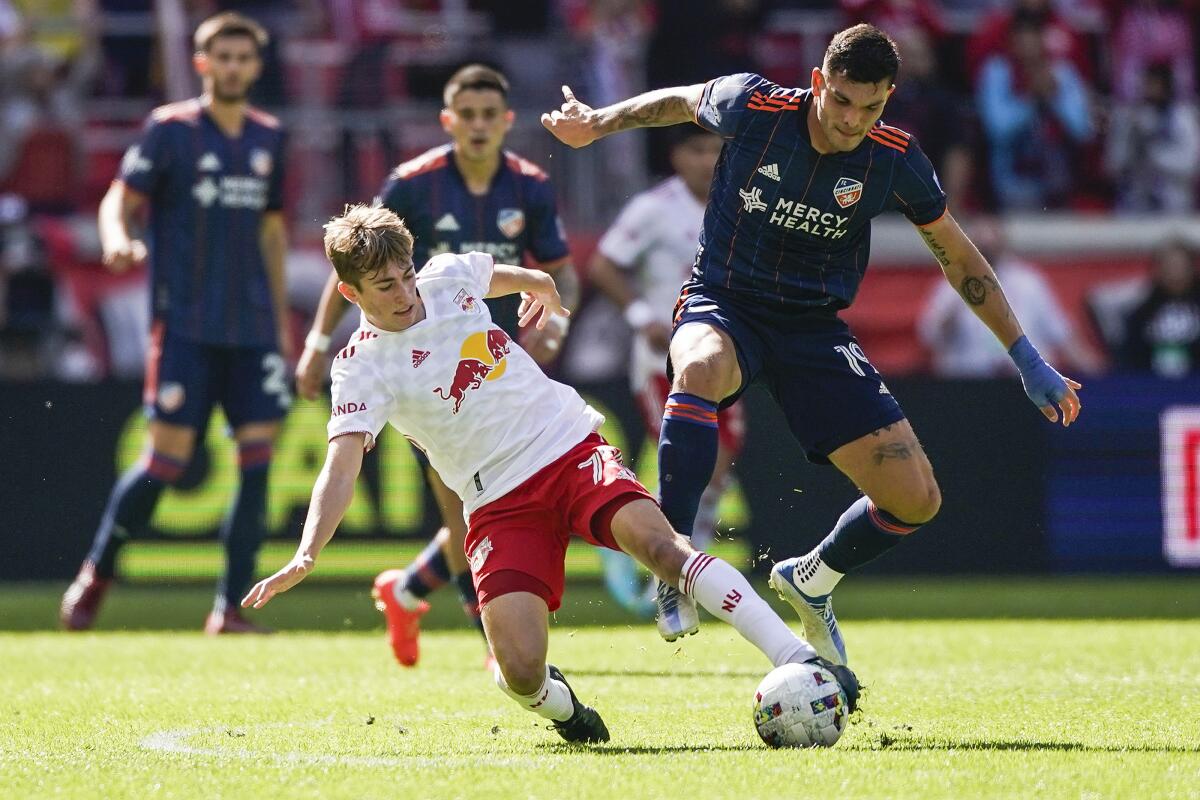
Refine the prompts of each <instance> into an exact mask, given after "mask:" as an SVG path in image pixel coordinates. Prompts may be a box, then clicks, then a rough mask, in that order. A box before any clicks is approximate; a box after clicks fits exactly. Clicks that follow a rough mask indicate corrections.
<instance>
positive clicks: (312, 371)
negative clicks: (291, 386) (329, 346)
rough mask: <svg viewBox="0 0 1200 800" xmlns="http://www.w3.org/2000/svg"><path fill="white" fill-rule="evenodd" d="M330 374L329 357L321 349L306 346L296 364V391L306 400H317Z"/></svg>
mask: <svg viewBox="0 0 1200 800" xmlns="http://www.w3.org/2000/svg"><path fill="white" fill-rule="evenodd" d="M328 374H329V358H328V357H327V356H326V354H325V353H322V352H321V351H320V350H314V349H313V348H311V347H306V348H304V352H303V353H301V354H300V361H299V363H297V364H296V393H297V394H299V395H300V396H301V397H303V398H304V399H305V400H316V399H317V397H318V396H319V395H320V394H321V389H322V387H324V385H325V376H326V375H328Z"/></svg>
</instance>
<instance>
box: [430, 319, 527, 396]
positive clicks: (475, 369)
mask: <svg viewBox="0 0 1200 800" xmlns="http://www.w3.org/2000/svg"><path fill="white" fill-rule="evenodd" d="M511 344H512V339H510V338H509V337H508V334H507V333H505V332H504V331H502V330H500V329H499V328H492V329H491V330H489V331H487V332H484V331H479V332H478V333H473V334H471V335H470V336H468V337H467V339H466V341H465V342H463V344H462V349H461V350H460V351H459V362H458V366H457V367H455V369H454V378H453V380H451V382H450V385H449V386H448V387H441V386H439V387H437V388H435V389H434V390H433V392H434V394H436V395H438V396H439V397H441V398H442V399H443V400H451V401H453V402H454V408H453V410H452V411H451V413H453V414H457V413H458V411H459V409H461V408H462V404H463V400H464V399H466V396H467V392H469V391H472V390H474V389H478V388H479V387H480V386H483V382H484V381H494V380H496V379H497V378H499V377H500V376H502V375H503V374H504V369H505V367H506V364H505V358H504V357H505V356H506V355H508V352H509V347H510V346H511Z"/></svg>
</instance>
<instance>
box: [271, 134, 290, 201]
mask: <svg viewBox="0 0 1200 800" xmlns="http://www.w3.org/2000/svg"><path fill="white" fill-rule="evenodd" d="M285 164H287V137H286V136H285V135H284V134H282V133H280V134H279V141H278V142H277V143H276V145H275V160H274V163H273V164H272V165H271V180H270V183H268V184H267V208H266V210H267V211H282V210H283V181H284V177H285V176H284V171H285V168H284V165H285Z"/></svg>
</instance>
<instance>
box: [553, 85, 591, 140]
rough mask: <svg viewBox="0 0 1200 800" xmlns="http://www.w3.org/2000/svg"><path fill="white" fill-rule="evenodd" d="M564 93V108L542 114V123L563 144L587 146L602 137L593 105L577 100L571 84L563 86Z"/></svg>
mask: <svg viewBox="0 0 1200 800" xmlns="http://www.w3.org/2000/svg"><path fill="white" fill-rule="evenodd" d="M562 93H563V98H564V99H563V104H562V108H560V109H559V110H558V111H551V112H550V113H549V114H542V125H543V126H544V127H545V128H546V130H548V131H550V132H551V133H552V134H554V136H555V137H556V138H557V139H558V140H559V141H560V142H562V143H563V144H566V145H570V146H571V147H586V146H587V145H589V144H591V143H592V142H594V141H596V140H597V139H599V138H600V137H599V136H598V135H597V133H596V130H595V125H594V120H593V118H592V107H591V106H586V105H584V104H583V103H581V102H579V101H578V100H576V99H575V95H574V93H572V92H571V87H570V86H563V87H562Z"/></svg>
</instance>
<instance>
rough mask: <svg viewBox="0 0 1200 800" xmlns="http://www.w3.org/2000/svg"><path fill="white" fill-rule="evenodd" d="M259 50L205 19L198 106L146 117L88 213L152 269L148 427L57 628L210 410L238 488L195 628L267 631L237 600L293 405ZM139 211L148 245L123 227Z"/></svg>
mask: <svg viewBox="0 0 1200 800" xmlns="http://www.w3.org/2000/svg"><path fill="white" fill-rule="evenodd" d="M266 42H267V34H266V32H265V31H264V30H263V28H262V27H260V26H259V25H258V23H256V22H254V21H253V20H251V19H249V18H247V17H244V16H241V15H238V14H234V13H224V14H219V15H217V16H215V17H211V18H209V19H207V20H205V21H204V22H203V23H202V24H201V25H200V26H199V27H198V28H197V29H196V33H195V36H194V44H195V50H196V52H195V56H194V66H195V69H196V72H197V74H199V75H200V78H201V81H202V84H203V94H202V95H201V96H200V97H198V98H195V99H192V100H186V101H183V102H180V103H173V104H171V105H167V106H163V107H161V108H158V109H156V110H155V111H154V113H153V114H152V115H151V117H150V119H149V120H147V122H146V125H145V129H144V133H143V134H142V137H141V140H140V141H139V142H138V143H137V144H135V145H133V146H132V147H130V148H129V150H128V152H127V153H126V154H125V158H124V160H123V161H122V162H121V169H120V173H119V174H118V176H117V179H116V180H115V181H113V184H112V187H111V188H110V189H109V191H108V194H107V195H106V196H105V197H104V200H103V201H102V203H101V205H100V214H99V224H100V238H101V242H102V246H103V249H104V263H105V264H106V265H107V266H108V267H109V269H111V270H113V271H117V272H121V271H124V270H126V269H128V268H129V267H130V266H131V265H132V264H133V263H135V262H140V261H142V260H144V259H148V260H149V263H150V272H151V286H152V290H151V297H152V300H151V302H152V309H151V318H152V320H153V322H152V327H151V332H150V337H151V341H150V348H149V357H148V364H147V369H146V382H145V391H144V395H143V401H144V403H145V407H146V413H147V416H149V418H150V423H149V431H148V434H147V437H146V445H145V450H144V453H143V456H142V458H141V460H139V461H138V463H137V465H136V466H135V467H133V469H131V470H130V471H129V472H128V473H126V474H125V475H124V476H123V477H122V478H121V479H120V481H119V482H118V483H117V485H116V486H115V487H114V489H113V492H112V495H111V497H110V498H109V502H108V507H107V508H106V509H105V511H104V516H103V518H102V519H101V521H100V527H99V528H98V529H97V531H96V536H95V540H94V543H93V545H92V550H91V552H89V553H88V557H87V560H86V561H84V563H83V567H82V568H81V569H80V571H79V574H78V576H77V577H76V578H75V581H74V582H73V583H72V584H71V586H70V588H68V589H67V592H66V594H65V595H64V596H63V599H62V607H61V609H60V612H61V613H60V616H61V621H62V624H63V626H64V627H66V628H67V629H69V630H86V629H87V628H90V627H91V625H92V623H93V621H94V620H95V616H96V612H97V610H98V608H99V605H100V602H101V600H102V599H103V597H104V594H105V591H106V590H107V589H108V586H109V583H110V582H111V580H112V578H113V576H114V574H115V570H116V557H117V552H118V550H119V548H120V546H121V545H122V543H124V542H125V541H126V540H128V539H129V538H130V537H131V536H135V535H137V534H138V533H140V532H141V531H142V530H143V529H144V528H145V527H146V525H147V524H148V523H149V521H150V518H151V516H152V515H153V513H154V508H155V505H156V504H157V502H158V499H159V497H160V496H161V495H162V492H163V489H164V488H166V487H167V486H170V485H171V484H173V483H175V482H176V481H178V480H179V478H180V476H181V474H182V473H183V470H184V468H185V467H186V466H187V464H188V462H189V461H190V460H191V458H192V454H193V452H194V450H195V447H196V443H197V440H198V438H199V439H202V438H203V436H204V432H205V431H206V429H207V427H208V420H209V416H210V414H211V412H212V409H213V405H214V404H217V403H220V405H221V407H222V409H223V410H224V413H225V417H226V419H227V420H228V423H229V425H230V427H231V428H232V431H233V437H234V439H235V440H236V441H237V450H238V468H239V484H238V490H237V494H236V497H235V498H234V501H233V505H232V507H231V508H230V510H229V513H228V515H227V516H226V518H225V520H224V522H223V524H222V526H221V539H222V541H223V542H224V544H225V552H226V565H225V571H224V575H223V576H222V578H221V579H220V581H219V582H218V585H217V596H216V600H215V602H214V604H213V610H212V613H210V614H209V615H208V619H207V620H206V621H205V624H204V630H205V632H206V633H213V634H215V633H262V632H265V629H263V628H260V627H258V626H255V625H253V624H251V623H250V622H248V621H246V620H245V619H243V618H242V616H241V614H240V611H239V610H238V600H239V599H240V598H241V596H242V595H243V594H244V593H245V591H246V588H247V587H248V586H249V585H250V581H251V580H252V579H253V577H254V567H255V560H256V557H257V554H258V548H259V545H260V544H261V542H262V538H263V532H264V531H263V527H264V515H265V509H266V495H267V470H268V466H269V465H270V461H271V450H272V446H273V443H274V440H275V437H276V434H277V433H278V431H279V422H280V420H281V419H282V418H283V417H284V415H285V414H286V413H287V409H288V407H289V406H290V404H291V394H290V392H289V389H288V383H287V364H286V360H285V359H286V358H287V357H288V356H289V354H290V340H289V334H288V330H287V316H286V309H287V304H286V301H285V289H284V256H285V251H286V247H287V242H286V232H285V228H284V219H283V213H282V210H283V202H282V193H283V131H282V130H281V128H280V125H279V122H278V120H276V119H275V118H274V117H272V116H270V115H268V114H266V113H263V112H262V111H259V110H257V109H255V108H253V107H251V106H249V105H248V104H247V102H246V95H247V92H248V91H249V90H250V87H251V86H252V85H253V84H254V81H255V80H256V79H257V78H258V75H259V72H260V70H261V67H262V61H261V57H260V53H261V50H262V48H263V47H264V46H265V44H266ZM142 213H148V219H149V227H148V233H149V236H148V239H147V241H146V242H145V243H144V242H143V241H142V239H141V238H140V236H139V234H138V233H137V232H136V229H137V224H136V223H135V220H136V219H137V218H138V217H139V215H141V214H142Z"/></svg>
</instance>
